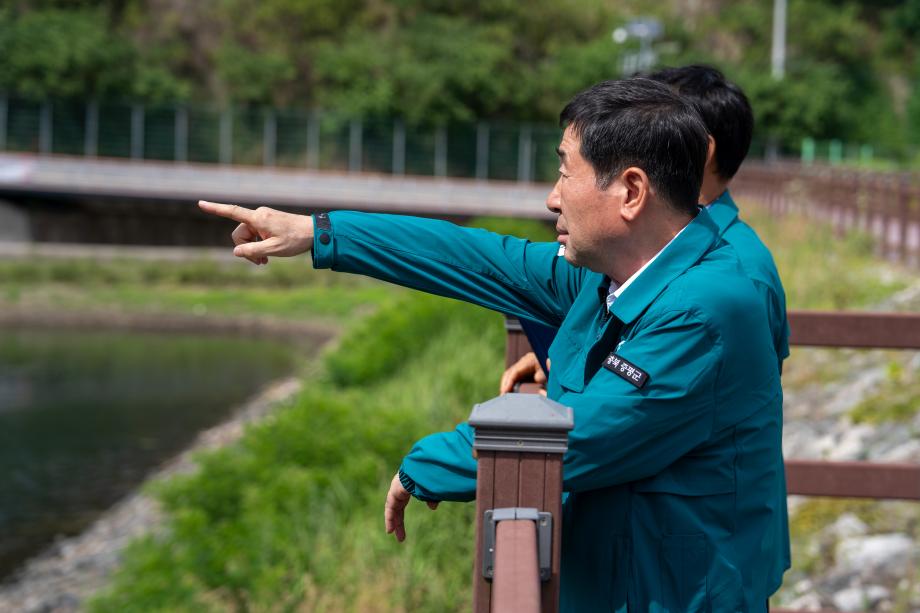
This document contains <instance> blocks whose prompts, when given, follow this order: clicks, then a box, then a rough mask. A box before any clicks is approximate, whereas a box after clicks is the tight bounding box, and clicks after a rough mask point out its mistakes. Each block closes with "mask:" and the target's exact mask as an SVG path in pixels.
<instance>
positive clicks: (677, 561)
mask: <svg viewBox="0 0 920 613" xmlns="http://www.w3.org/2000/svg"><path fill="white" fill-rule="evenodd" d="M708 557H709V547H708V544H707V541H706V536H705V535H703V534H672V535H668V536H665V537H664V538H662V539H661V549H660V552H659V570H660V580H661V599H660V602H661V610H662V611H667V612H668V613H698V612H699V613H706V612H707V611H708V610H709V606H708V598H707V589H706V587H707V586H706V573H707V571H708V569H709V560H708Z"/></svg>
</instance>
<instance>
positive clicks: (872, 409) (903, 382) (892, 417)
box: [848, 360, 920, 424]
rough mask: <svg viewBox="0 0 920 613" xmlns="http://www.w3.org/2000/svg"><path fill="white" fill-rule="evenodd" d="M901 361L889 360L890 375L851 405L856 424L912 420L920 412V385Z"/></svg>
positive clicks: (850, 412)
mask: <svg viewBox="0 0 920 613" xmlns="http://www.w3.org/2000/svg"><path fill="white" fill-rule="evenodd" d="M911 374H912V373H907V372H905V368H904V365H903V364H902V363H901V362H898V361H894V360H892V361H890V362H889V363H888V372H887V377H886V378H885V380H884V381H883V382H882V384H881V386H880V388H879V389H878V390H876V391H875V392H874V393H873V394H872V395H871V396H869V397H868V398H866V399H865V400H863V401H862V402H860V403H859V404H858V405H856V406H855V407H853V408H852V409H850V411H849V413H848V414H849V416H850V419H851V420H853V423H854V424H859V423H867V424H880V423H885V422H896V423H898V422H900V423H910V421H911V420H913V418H914V416H916V415H917V413H918V412H920V403H918V402H917V398H918V397H920V386H918V384H917V383H915V382H914V377H912V376H910V375H911Z"/></svg>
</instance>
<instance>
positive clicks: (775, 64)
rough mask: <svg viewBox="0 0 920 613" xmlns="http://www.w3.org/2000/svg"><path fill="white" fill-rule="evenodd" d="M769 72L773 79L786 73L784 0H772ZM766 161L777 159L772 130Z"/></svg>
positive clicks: (780, 77)
mask: <svg viewBox="0 0 920 613" xmlns="http://www.w3.org/2000/svg"><path fill="white" fill-rule="evenodd" d="M770 74H771V75H772V76H773V80H774V81H782V80H783V77H784V76H785V75H786V0H773V48H772V49H771V52H770ZM764 153H765V156H764V157H766V159H767V161H768V162H774V161H776V160H778V159H779V138H778V137H777V135H776V133H775V132H773V133H771V134H769V135H768V136H767V150H766V151H765V152H764Z"/></svg>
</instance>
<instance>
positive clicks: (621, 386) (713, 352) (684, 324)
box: [563, 311, 722, 492]
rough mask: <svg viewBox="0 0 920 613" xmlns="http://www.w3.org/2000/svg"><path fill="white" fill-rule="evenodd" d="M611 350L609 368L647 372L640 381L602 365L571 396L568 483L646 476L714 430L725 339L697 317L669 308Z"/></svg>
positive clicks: (589, 486) (568, 486)
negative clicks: (612, 361) (615, 360)
mask: <svg viewBox="0 0 920 613" xmlns="http://www.w3.org/2000/svg"><path fill="white" fill-rule="evenodd" d="M615 355H616V356H618V357H619V359H620V360H621V361H620V362H619V363H617V364H616V365H612V367H613V368H615V369H618V370H619V369H620V368H622V369H623V372H624V375H625V376H628V367H637V368H639V369H641V370H642V371H644V372H645V373H646V375H647V376H648V379H647V380H646V381H645V383H644V384H643V385H642V386H641V387H637V386H636V385H634V384H633V383H631V382H629V381H627V380H625V379H624V378H623V377H621V376H620V375H618V374H617V373H615V372H611V371H610V370H608V369H607V368H606V367H603V366H602V367H601V368H600V369H599V370H598V371H597V373H596V374H595V375H594V376H593V378H592V379H591V381H590V382H589V383H588V385H587V386H586V388H585V390H584V393H582V394H579V395H577V396H575V395H573V396H572V402H571V405H572V409H573V412H574V416H575V428H574V430H572V432H571V433H570V435H569V450H568V452H567V453H566V454H565V457H564V463H563V476H564V483H563V489H565V490H566V491H572V492H577V491H585V490H593V489H597V488H602V487H610V486H614V485H619V484H622V483H627V482H631V481H636V480H639V479H643V478H646V477H651V476H653V475H656V474H658V473H659V472H661V471H662V470H664V469H665V468H667V467H668V466H669V465H670V464H672V463H673V462H674V461H675V460H677V459H678V458H680V457H681V456H683V455H685V454H686V453H687V452H689V451H690V450H692V449H693V448H694V447H697V446H698V445H700V444H702V443H704V442H706V441H707V440H708V439H709V438H710V436H711V434H712V431H713V424H714V418H715V410H716V409H715V406H716V402H715V392H716V389H715V388H716V381H717V377H718V374H719V370H720V367H721V355H722V344H721V340H720V339H719V338H718V337H717V336H716V335H715V334H713V333H711V332H710V329H709V327H708V326H707V325H706V324H705V323H704V322H703V321H702V319H700V318H699V317H698V316H696V315H694V314H692V313H690V312H687V311H670V312H666V313H664V314H662V315H661V316H660V317H657V318H655V321H653V322H651V323H650V324H649V325H647V326H646V327H645V328H644V329H643V330H640V331H638V332H637V333H636V334H635V336H633V337H632V338H631V339H629V340H626V341H625V342H624V343H622V344H621V345H620V346H619V347H618V348H617V350H616V351H615ZM624 360H625V362H624Z"/></svg>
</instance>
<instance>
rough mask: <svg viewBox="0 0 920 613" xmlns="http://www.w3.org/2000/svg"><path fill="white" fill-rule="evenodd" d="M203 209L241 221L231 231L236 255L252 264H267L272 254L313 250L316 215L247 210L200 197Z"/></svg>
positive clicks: (259, 209) (291, 254)
mask: <svg viewBox="0 0 920 613" xmlns="http://www.w3.org/2000/svg"><path fill="white" fill-rule="evenodd" d="M198 206H199V207H200V208H201V210H203V211H205V212H207V213H211V214H212V215H218V216H220V217H226V218H227V219H232V220H233V221H237V222H239V224H240V225H238V226H237V227H236V229H235V230H234V231H233V232H232V233H231V235H230V236H231V238H232V239H233V244H234V245H236V246H235V247H234V248H233V255H235V256H237V257H241V258H246V259H247V260H249V261H250V262H252V263H253V264H267V263H268V258H269V256H281V257H291V256H295V255H300V254H302V253H306V252H308V251H310V250H311V249H313V217H312V216H310V215H295V214H293V213H284V212H282V211H276V210H275V209H270V208H268V207H264V206H263V207H259V208H257V209H247V208H245V207H241V206H237V205H235V204H219V203H217V202H208V201H206V200H199V201H198Z"/></svg>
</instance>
